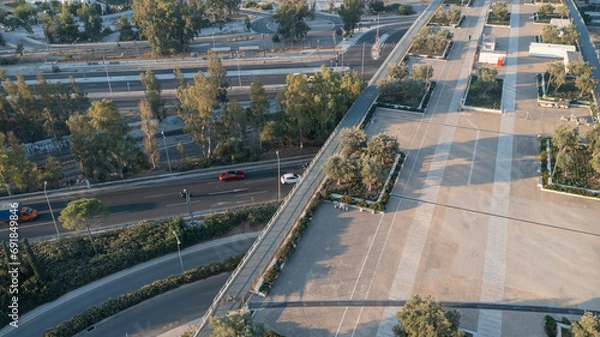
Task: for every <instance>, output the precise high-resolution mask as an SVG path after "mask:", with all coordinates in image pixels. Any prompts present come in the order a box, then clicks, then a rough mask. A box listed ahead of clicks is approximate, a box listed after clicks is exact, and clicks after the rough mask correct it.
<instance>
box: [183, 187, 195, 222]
mask: <svg viewBox="0 0 600 337" xmlns="http://www.w3.org/2000/svg"><path fill="white" fill-rule="evenodd" d="M185 202H186V203H187V207H188V212H190V223H194V213H192V196H191V195H190V191H188V190H187V189H186V190H185Z"/></svg>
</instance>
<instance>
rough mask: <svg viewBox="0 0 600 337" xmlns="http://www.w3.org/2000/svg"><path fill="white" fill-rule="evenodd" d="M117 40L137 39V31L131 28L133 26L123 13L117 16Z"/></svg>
mask: <svg viewBox="0 0 600 337" xmlns="http://www.w3.org/2000/svg"><path fill="white" fill-rule="evenodd" d="M119 27H121V29H120V33H119V41H135V40H137V39H138V37H139V34H138V32H137V31H134V30H133V26H132V25H131V23H130V22H129V19H128V18H127V16H125V15H121V17H119Z"/></svg>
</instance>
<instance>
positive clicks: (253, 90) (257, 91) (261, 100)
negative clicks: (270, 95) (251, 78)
mask: <svg viewBox="0 0 600 337" xmlns="http://www.w3.org/2000/svg"><path fill="white" fill-rule="evenodd" d="M249 95H250V123H251V125H252V126H253V127H254V128H256V130H257V131H258V134H259V137H258V147H259V148H261V149H262V141H263V138H262V136H261V135H262V132H263V130H264V129H265V124H266V123H267V121H268V119H267V116H268V114H269V109H270V108H271V104H270V103H269V100H268V99H267V93H266V91H265V87H264V86H263V84H262V83H261V82H252V84H250V92H249Z"/></svg>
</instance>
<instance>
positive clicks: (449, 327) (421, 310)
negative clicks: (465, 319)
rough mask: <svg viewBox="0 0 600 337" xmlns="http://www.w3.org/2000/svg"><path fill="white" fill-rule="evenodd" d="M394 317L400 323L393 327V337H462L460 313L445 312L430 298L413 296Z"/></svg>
mask: <svg viewBox="0 0 600 337" xmlns="http://www.w3.org/2000/svg"><path fill="white" fill-rule="evenodd" d="M396 317H397V318H398V321H399V322H400V324H399V325H396V326H394V327H393V332H394V335H395V336H401V337H421V336H439V337H462V336H464V335H465V333H464V332H463V331H462V330H461V329H460V327H459V324H460V313H459V312H458V311H445V310H444V308H442V306H441V305H440V304H439V302H437V301H435V300H434V299H433V298H432V297H431V296H428V297H427V298H425V299H421V297H420V296H419V295H415V296H413V297H412V299H411V300H410V301H408V302H406V304H405V305H404V307H402V310H400V311H399V312H398V313H397V314H396Z"/></svg>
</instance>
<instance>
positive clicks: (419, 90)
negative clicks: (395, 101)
mask: <svg viewBox="0 0 600 337" xmlns="http://www.w3.org/2000/svg"><path fill="white" fill-rule="evenodd" d="M423 95H425V82H423V81H421V80H415V79H414V78H407V79H405V80H404V81H402V82H400V92H399V95H398V96H400V97H402V101H403V102H404V103H406V104H409V105H412V106H418V105H419V103H420V102H421V100H422V99H423Z"/></svg>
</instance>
